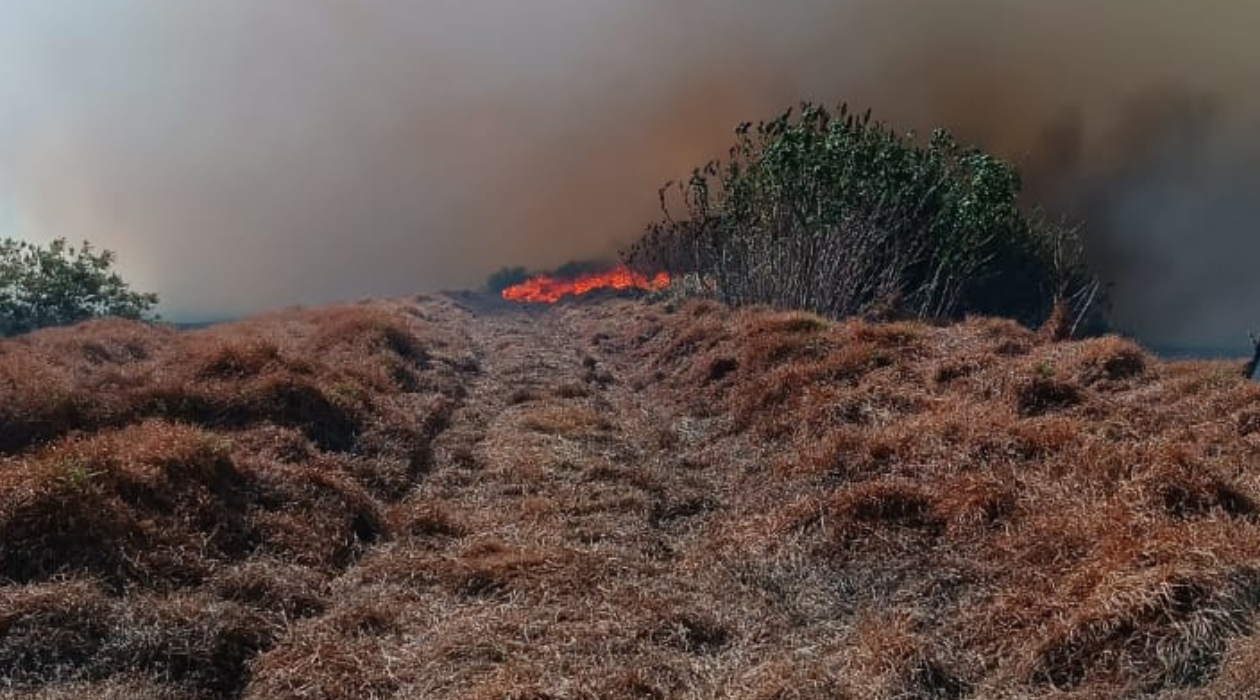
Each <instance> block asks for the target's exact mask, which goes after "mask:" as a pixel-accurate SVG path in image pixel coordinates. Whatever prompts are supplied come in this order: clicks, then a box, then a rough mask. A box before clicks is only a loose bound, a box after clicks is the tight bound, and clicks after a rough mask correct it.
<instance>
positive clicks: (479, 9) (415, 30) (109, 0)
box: [0, 0, 1260, 345]
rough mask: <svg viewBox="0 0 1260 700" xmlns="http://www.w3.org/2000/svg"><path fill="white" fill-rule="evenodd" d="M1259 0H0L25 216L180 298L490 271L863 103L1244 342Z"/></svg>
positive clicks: (547, 254)
mask: <svg viewBox="0 0 1260 700" xmlns="http://www.w3.org/2000/svg"><path fill="white" fill-rule="evenodd" d="M1257 20H1260V6H1256V5H1254V4H1249V3H1238V2H1232V1H1229V0H1201V1H1200V2H1195V3H1186V2H1184V0H1181V1H1177V0H1115V1H1114V2H1107V3H1099V2H1096V1H1092V2H1091V1H1088V0H1057V1H1056V2H1054V3H1047V2H1039V1H1037V0H796V1H795V2H769V1H768V0H763V1H761V2H754V1H753V0H639V1H636V2H625V1H624V0H623V1H618V0H534V1H533V2H529V3H523V2H516V1H514V0H477V1H476V2H468V1H467V0H428V1H427V2H424V3H403V2H380V1H369V0H267V1H266V2H258V1H257V0H214V1H213V2H211V1H210V0H203V1H201V2H183V3H172V2H167V1H164V0H95V1H94V2H92V3H89V4H85V3H82V2H74V1H73V0H38V1H36V0H0V226H5V225H6V223H5V222H11V223H9V224H8V225H9V226H10V227H12V228H13V232H15V233H18V234H19V235H23V236H25V237H29V238H36V239H47V238H51V237H54V236H66V237H69V238H71V239H85V238H86V239H90V240H92V241H93V242H96V243H98V244H100V245H103V246H105V247H108V248H112V249H115V250H117V251H118V252H119V253H120V255H121V257H122V259H123V263H124V267H125V272H126V273H127V274H128V275H129V276H130V277H131V278H133V279H134V280H135V281H136V284H137V286H141V287H144V288H147V289H153V290H156V291H158V292H160V293H161V294H162V295H163V298H164V300H165V302H166V309H167V313H168V315H185V316H214V315H230V314H238V313H245V312H249V311H255V310H259V309H262V308H266V307H272V306H277V305H284V304H290V303H320V302H325V301H330V300H334V299H344V298H356V297H360V296H368V295H393V294H405V293H410V292H414V291H419V290H430V289H437V288H443V287H467V286H473V285H477V284H479V283H480V281H481V280H483V279H484V278H485V276H486V275H487V274H488V273H489V272H491V271H492V270H494V269H496V268H498V267H501V266H504V265H508V264H523V265H529V266H538V267H546V266H554V265H556V264H559V263H561V262H564V261H566V260H570V259H575V258H586V257H601V256H607V255H608V254H610V253H612V252H613V251H615V250H616V249H617V247H618V246H619V245H620V244H624V243H626V242H628V241H629V240H631V239H632V238H633V237H634V236H636V235H637V234H638V232H639V231H640V229H641V227H642V226H643V224H644V223H646V222H647V221H648V220H650V219H651V218H652V217H653V216H654V214H655V211H654V208H655V205H656V199H655V195H656V188H657V187H658V186H659V184H660V183H661V182H663V181H664V180H667V179H670V178H673V177H677V176H679V175H681V174H685V172H686V171H687V170H688V169H689V168H690V167H691V166H693V165H696V164H699V163H701V162H703V161H704V160H707V159H708V158H710V157H713V156H716V155H720V154H722V153H723V152H724V149H725V147H726V146H727V145H729V142H730V140H731V136H730V134H731V128H732V127H733V126H734V124H735V123H737V122H739V121H742V120H747V119H756V118H760V117H768V116H772V115H773V114H775V113H777V112H778V111H780V110H781V109H783V108H784V107H786V106H789V105H791V104H793V103H795V102H796V101H798V100H800V99H803V98H809V99H813V100H816V101H820V102H824V103H833V104H834V103H836V102H838V101H840V100H847V101H848V102H850V103H851V104H853V105H855V106H857V107H861V108H865V107H872V108H874V110H875V113H876V115H877V116H879V117H880V118H883V119H886V120H889V121H891V122H893V123H894V124H896V125H898V126H901V127H905V128H917V129H919V130H926V129H930V128H932V127H934V126H937V125H944V126H948V127H950V128H952V129H954V130H955V131H956V132H957V133H959V134H960V135H961V136H962V137H963V138H964V140H968V141H973V142H976V143H979V144H981V145H983V146H985V147H987V148H990V149H993V150H995V151H997V152H1000V153H1002V154H1003V155H1005V156H1007V157H1009V158H1011V159H1013V160H1015V161H1016V162H1017V163H1019V164H1020V166H1021V167H1022V169H1023V171H1024V172H1025V173H1026V176H1027V181H1028V185H1029V187H1030V190H1031V194H1030V199H1034V200H1038V201H1042V202H1044V203H1046V204H1048V205H1049V206H1051V207H1052V208H1053V209H1054V210H1055V211H1058V212H1061V213H1064V214H1066V215H1069V216H1070V217H1072V218H1075V219H1077V220H1080V221H1082V222H1083V225H1084V228H1085V231H1086V233H1087V235H1088V236H1089V240H1090V242H1091V248H1092V249H1093V253H1094V255H1095V256H1096V257H1097V259H1098V261H1099V263H1100V265H1101V266H1102V268H1103V271H1104V274H1105V275H1106V276H1107V277H1108V279H1110V280H1111V281H1112V282H1114V285H1115V287H1114V290H1113V297H1114V300H1115V317H1116V319H1117V322H1118V324H1119V325H1120V326H1121V327H1122V328H1124V329H1126V330H1128V331H1130V332H1134V333H1137V334H1138V335H1139V336H1141V337H1143V338H1144V339H1146V340H1148V341H1150V342H1155V343H1175V344H1193V345H1211V344H1221V343H1231V344H1234V343H1235V341H1236V340H1237V338H1238V337H1240V336H1241V335H1243V333H1244V332H1245V331H1247V330H1249V329H1250V328H1251V327H1252V326H1253V325H1260V275H1255V274H1252V272H1251V270H1252V266H1253V265H1254V264H1255V261H1256V260H1257V258H1258V256H1257V255H1256V253H1257V249H1258V248H1260V238H1258V237H1257V236H1255V235H1253V234H1252V233H1251V230H1250V227H1251V226H1252V225H1253V222H1255V221H1258V220H1260V216H1257V215H1260V203H1253V200H1255V201H1260V200H1257V198H1254V197H1252V196H1251V191H1252V190H1253V189H1254V188H1255V186H1256V184H1257V181H1258V180H1260V136H1257V135H1256V134H1255V133H1253V132H1252V131H1251V130H1250V129H1248V128H1247V127H1248V126H1249V125H1251V124H1254V123H1256V122H1255V117H1256V116H1258V114H1260V109H1258V107H1260V105H1258V104H1257V98H1255V97H1253V96H1252V95H1251V94H1250V93H1251V90H1250V86H1251V83H1250V82H1249V81H1248V78H1250V77H1251V76H1254V75H1256V74H1257V69H1260V53H1257V52H1256V51H1254V50H1253V49H1252V36H1251V35H1252V33H1253V31H1254V27H1256V26H1260V25H1258V24H1257ZM6 211H7V213H6ZM7 233H10V232H6V231H0V235H6V234H7Z"/></svg>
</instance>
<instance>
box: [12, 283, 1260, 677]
mask: <svg viewBox="0 0 1260 700" xmlns="http://www.w3.org/2000/svg"><path fill="white" fill-rule="evenodd" d="M557 339H563V340H564V342H559V341H558V340H557ZM0 378H2V381H3V382H4V383H3V384H2V385H0V386H3V387H4V391H6V392H9V393H6V394H5V395H6V397H13V398H14V400H13V401H6V402H4V403H3V404H0V411H3V412H4V413H3V416H4V418H3V420H0V440H3V441H4V445H5V447H4V453H3V457H2V458H0V532H3V533H4V534H3V537H0V697H5V698H8V697H12V698H22V699H24V700H34V699H36V698H41V699H42V698H50V699H51V698H69V697H81V696H83V695H85V694H90V695H95V696H99V697H103V698H123V697H151V698H181V699H182V698H215V699H218V698H237V697H243V698H260V699H261V698H268V699H270V698H329V699H332V698H410V697H432V698H496V699H503V698H522V697H538V698H542V697H600V698H627V699H628V698H644V697H647V698H653V697H654V698H675V697H684V698H685V697H693V698H698V697H740V698H758V699H761V698H765V699H769V698H836V697H840V698H845V697H849V698H959V699H961V698H1003V699H1006V698H1010V699H1016V698H1034V697H1035V698H1041V697H1046V698H1102V697H1107V698H1111V697H1134V698H1136V697H1153V698H1167V699H1170V700H1171V699H1172V698H1177V699H1179V700H1181V699H1186V698H1225V697H1255V688H1256V687H1257V682H1258V681H1257V675H1256V672H1255V670H1254V669H1255V664H1256V662H1257V660H1258V659H1260V635H1258V634H1257V632H1256V624H1257V620H1258V619H1260V618H1258V617H1257V613H1258V612H1260V559H1258V558H1257V552H1260V476H1258V474H1257V471H1256V469H1255V466H1254V465H1255V464H1256V463H1257V457H1258V456H1260V430H1257V429H1256V426H1257V425H1260V419H1257V417H1256V416H1257V415H1260V408H1258V407H1260V388H1257V387H1256V385H1254V384H1252V383H1249V382H1246V381H1243V380H1242V379H1241V378H1240V376H1239V373H1238V372H1237V371H1236V368H1234V367H1232V366H1230V365H1227V364H1225V363H1165V362H1161V361H1159V360H1157V359H1155V358H1153V357H1151V356H1149V355H1147V354H1146V353H1145V352H1143V351H1142V350H1141V348H1139V347H1138V346H1136V345H1134V344H1133V343H1131V342H1130V341H1127V340H1124V339H1121V338H1114V337H1112V338H1100V339H1094V340H1088V341H1082V342H1074V343H1055V342H1050V341H1049V340H1048V339H1047V338H1046V337H1044V336H1040V335H1038V334H1037V333H1033V332H1031V331H1029V330H1027V329H1024V328H1022V327H1019V326H1017V325H1015V324H1011V323H1009V322H1003V321H996V320H991V319H970V320H967V321H965V322H963V323H960V324H956V325H953V326H948V327H935V326H930V325H923V324H918V323H871V322H866V321H862V320H851V321H839V322H834V321H827V320H823V319H820V318H816V317H813V316H809V315H803V314H799V313H783V312H775V311H769V310H764V309H742V310H738V311H732V310H729V309H726V308H724V307H721V306H719V305H716V304H712V303H707V302H706V303H698V304H687V305H681V306H674V305H666V304H642V303H639V302H630V301H625V300H615V299H614V300H603V301H599V302H593V303H590V304H588V305H584V306H583V305H576V304H575V305H568V306H559V307H554V308H549V309H546V310H540V309H529V308H523V309H511V310H508V311H500V312H495V313H493V314H487V315H482V316H475V315H472V314H470V313H469V312H467V311H465V310H462V309H461V308H459V307H457V306H455V305H454V304H453V303H452V302H450V301H447V300H444V299H442V298H436V299H429V300H426V301H422V302H418V303H414V304H413V303H396V304H379V303H378V304H368V305H361V306H353V307H341V308H337V309H329V310H321V311H310V312H287V313H283V314H277V315H274V316H271V317H265V318H260V319H256V320H253V321H249V322H246V323H243V324H237V325H233V326H226V327H222V328H216V329H211V330H207V331H199V332H197V333H187V334H180V333H174V332H171V331H166V330H162V329H155V328H148V327H144V326H138V325H134V324H119V323H113V322H106V323H93V324H87V325H85V326H82V327H79V328H77V329H72V330H65V331H50V332H45V333H37V334H35V335H32V336H29V337H27V338H24V339H21V340H14V341H7V342H5V343H0ZM45 386H46V387H47V390H42V389H41V387H45ZM276 387H286V389H285V391H287V392H290V393H284V392H281V391H279V390H277V389H276ZM155 397H160V398H161V399H162V400H161V401H158V400H157V399H155ZM28 429H31V430H35V431H36V432H34V433H31V432H24V431H26V430H28Z"/></svg>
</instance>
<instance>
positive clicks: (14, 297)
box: [0, 238, 158, 336]
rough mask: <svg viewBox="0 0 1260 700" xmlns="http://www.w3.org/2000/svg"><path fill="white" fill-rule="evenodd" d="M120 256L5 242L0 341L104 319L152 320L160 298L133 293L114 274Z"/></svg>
mask: <svg viewBox="0 0 1260 700" xmlns="http://www.w3.org/2000/svg"><path fill="white" fill-rule="evenodd" d="M114 260H115V256H114V253H113V252H111V251H108V250H103V251H100V252H97V251H96V250H95V249H93V248H92V245H91V244H90V243H87V242H84V243H83V245H82V246H81V247H79V248H78V249H76V248H73V247H71V246H69V245H67V243H66V241H65V239H64V238H61V239H57V240H55V241H53V242H52V243H50V244H49V245H48V247H46V248H45V247H40V246H38V245H36V244H34V243H28V242H26V241H16V240H12V239H0V336H8V335H15V334H17V333H26V332H28V331H32V330H35V329H37V328H44V327H47V326H61V325H68V324H71V323H76V322H78V321H83V320H86V319H89V318H96V317H100V316H119V317H122V318H131V319H139V318H145V317H148V316H150V314H151V312H152V309H153V307H154V306H156V305H157V302H158V298H157V295H156V294H142V293H138V292H133V291H131V288H130V287H129V286H128V284H127V283H126V282H125V281H123V279H122V278H121V277H119V276H118V274H117V273H115V272H113V270H112V269H111V268H112V267H113V265H114Z"/></svg>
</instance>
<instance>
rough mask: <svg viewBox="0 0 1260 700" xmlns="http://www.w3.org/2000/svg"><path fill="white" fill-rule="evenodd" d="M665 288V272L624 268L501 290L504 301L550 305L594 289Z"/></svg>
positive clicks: (541, 277) (542, 277)
mask: <svg viewBox="0 0 1260 700" xmlns="http://www.w3.org/2000/svg"><path fill="white" fill-rule="evenodd" d="M668 286H669V273H667V272H660V273H657V275H656V276H655V277H648V276H647V275H644V274H642V273H639V272H635V271H634V270H631V269H630V268H628V267H626V266H625V265H619V266H617V267H616V268H613V269H612V270H609V271H608V272H593V273H590V274H586V275H581V276H579V277H575V278H573V279H560V278H558V277H552V276H550V275H539V276H538V277H535V278H533V279H531V280H527V281H525V282H522V283H521V284H518V285H515V286H512V287H508V288H507V289H505V290H503V298H504V299H507V300H508V301H517V302H522V303H526V302H532V303H543V304H554V303H556V302H557V301H560V300H561V299H563V298H564V297H566V296H581V295H583V294H587V293H589V292H593V291H595V290H597V289H643V290H646V291H649V292H652V291H656V290H658V289H664V288H665V287H668Z"/></svg>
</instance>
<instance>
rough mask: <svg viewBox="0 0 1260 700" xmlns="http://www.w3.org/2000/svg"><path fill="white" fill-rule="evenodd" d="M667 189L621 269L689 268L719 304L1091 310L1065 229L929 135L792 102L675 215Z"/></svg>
mask: <svg viewBox="0 0 1260 700" xmlns="http://www.w3.org/2000/svg"><path fill="white" fill-rule="evenodd" d="M671 187H672V183H671V184H668V185H666V187H665V188H662V190H661V193H660V199H661V209H662V212H663V214H664V218H663V220H662V221H660V222H657V223H655V224H653V225H652V226H650V227H649V228H648V231H647V233H646V235H645V236H644V237H643V238H642V239H641V240H640V241H639V242H638V243H636V244H635V245H634V246H633V247H632V248H631V249H630V250H628V251H626V253H625V257H626V258H627V262H628V263H629V264H631V265H632V266H634V267H636V268H639V269H644V270H648V269H666V270H669V271H671V272H690V273H697V274H699V275H700V276H701V277H702V278H703V279H704V280H706V282H707V284H705V285H703V286H704V288H706V289H710V290H712V291H713V292H714V293H715V294H716V295H717V296H718V297H719V298H721V299H723V300H724V301H726V302H728V303H732V304H753V303H761V304H770V305H773V306H778V307H787V308H801V309H807V310H810V311H814V312H818V313H823V314H828V315H832V316H848V315H853V314H861V313H870V312H873V311H878V312H880V313H888V314H890V315H906V316H913V317H917V318H922V319H927V320H949V319H955V318H959V317H961V316H962V315H964V314H967V313H983V314H994V315H1002V316H1009V317H1013V318H1016V319H1018V320H1020V321H1022V322H1024V323H1027V324H1030V325H1032V324H1040V323H1042V322H1044V321H1045V320H1046V319H1047V318H1048V317H1049V316H1050V314H1051V311H1052V309H1053V308H1054V306H1055V305H1056V304H1060V305H1062V306H1067V307H1069V308H1068V311H1069V315H1070V320H1071V321H1073V322H1074V325H1077V324H1079V323H1080V322H1081V320H1082V319H1083V318H1084V317H1085V315H1086V313H1087V312H1088V311H1089V309H1090V308H1091V307H1093V306H1094V304H1095V302H1096V301H1097V297H1098V289H1099V285H1098V282H1097V280H1096V278H1094V276H1093V275H1092V274H1091V273H1090V272H1089V270H1088V267H1087V266H1086V264H1085V259H1084V253H1083V248H1082V247H1081V245H1080V242H1079V240H1078V239H1077V237H1076V234H1075V231H1073V230H1071V229H1068V228H1065V227H1061V226H1056V225H1053V224H1051V223H1049V222H1047V221H1046V220H1045V219H1044V218H1042V217H1041V216H1039V215H1029V214H1026V213H1025V212H1024V211H1023V210H1021V208H1020V203H1019V197H1020V188H1021V184H1020V179H1019V176H1018V174H1017V173H1016V171H1015V169H1014V168H1013V167H1012V166H1011V165H1010V164H1008V163H1006V162H1004V161H1002V160H1000V159H998V158H995V157H993V156H991V155H988V154H986V153H984V152H982V151H980V150H977V149H974V148H963V147H961V146H960V145H959V144H958V143H957V142H956V141H955V140H954V138H953V137H952V136H951V135H950V134H949V133H948V132H945V131H941V130H938V131H936V132H934V133H933V134H932V137H931V139H930V140H929V141H928V142H927V143H920V142H918V141H916V140H915V138H914V135H913V134H907V135H902V134H898V133H896V132H894V131H893V130H892V129H890V128H889V127H887V126H886V125H884V124H882V123H880V122H876V121H872V120H871V117H870V113H869V112H868V113H866V114H865V115H862V116H857V115H853V114H850V113H849V112H848V110H847V108H845V107H842V108H841V109H840V111H839V113H838V114H837V115H833V114H832V113H831V112H829V111H828V110H827V109H825V108H822V107H818V106H814V105H810V104H806V105H804V106H803V108H802V110H801V111H800V112H799V114H794V113H793V112H792V111H789V112H787V113H785V114H783V115H781V116H779V117H778V118H776V119H774V120H772V121H769V122H763V123H760V124H757V125H756V126H754V125H752V124H748V123H745V124H742V125H740V126H739V128H738V129H737V130H736V143H735V145H734V147H732V148H731V150H730V156H729V158H728V159H727V160H726V161H725V162H718V161H714V162H711V163H709V164H707V165H705V166H704V167H703V168H699V169H697V170H695V171H694V172H693V173H692V176H691V178H690V179H689V180H688V181H686V182H684V183H680V184H678V185H677V186H676V188H673V191H674V192H676V194H677V196H678V198H679V199H680V200H681V202H682V205H683V214H684V215H682V216H678V217H676V216H675V212H674V211H672V208H671V206H670V204H669V201H668V197H669V194H670V192H671Z"/></svg>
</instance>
